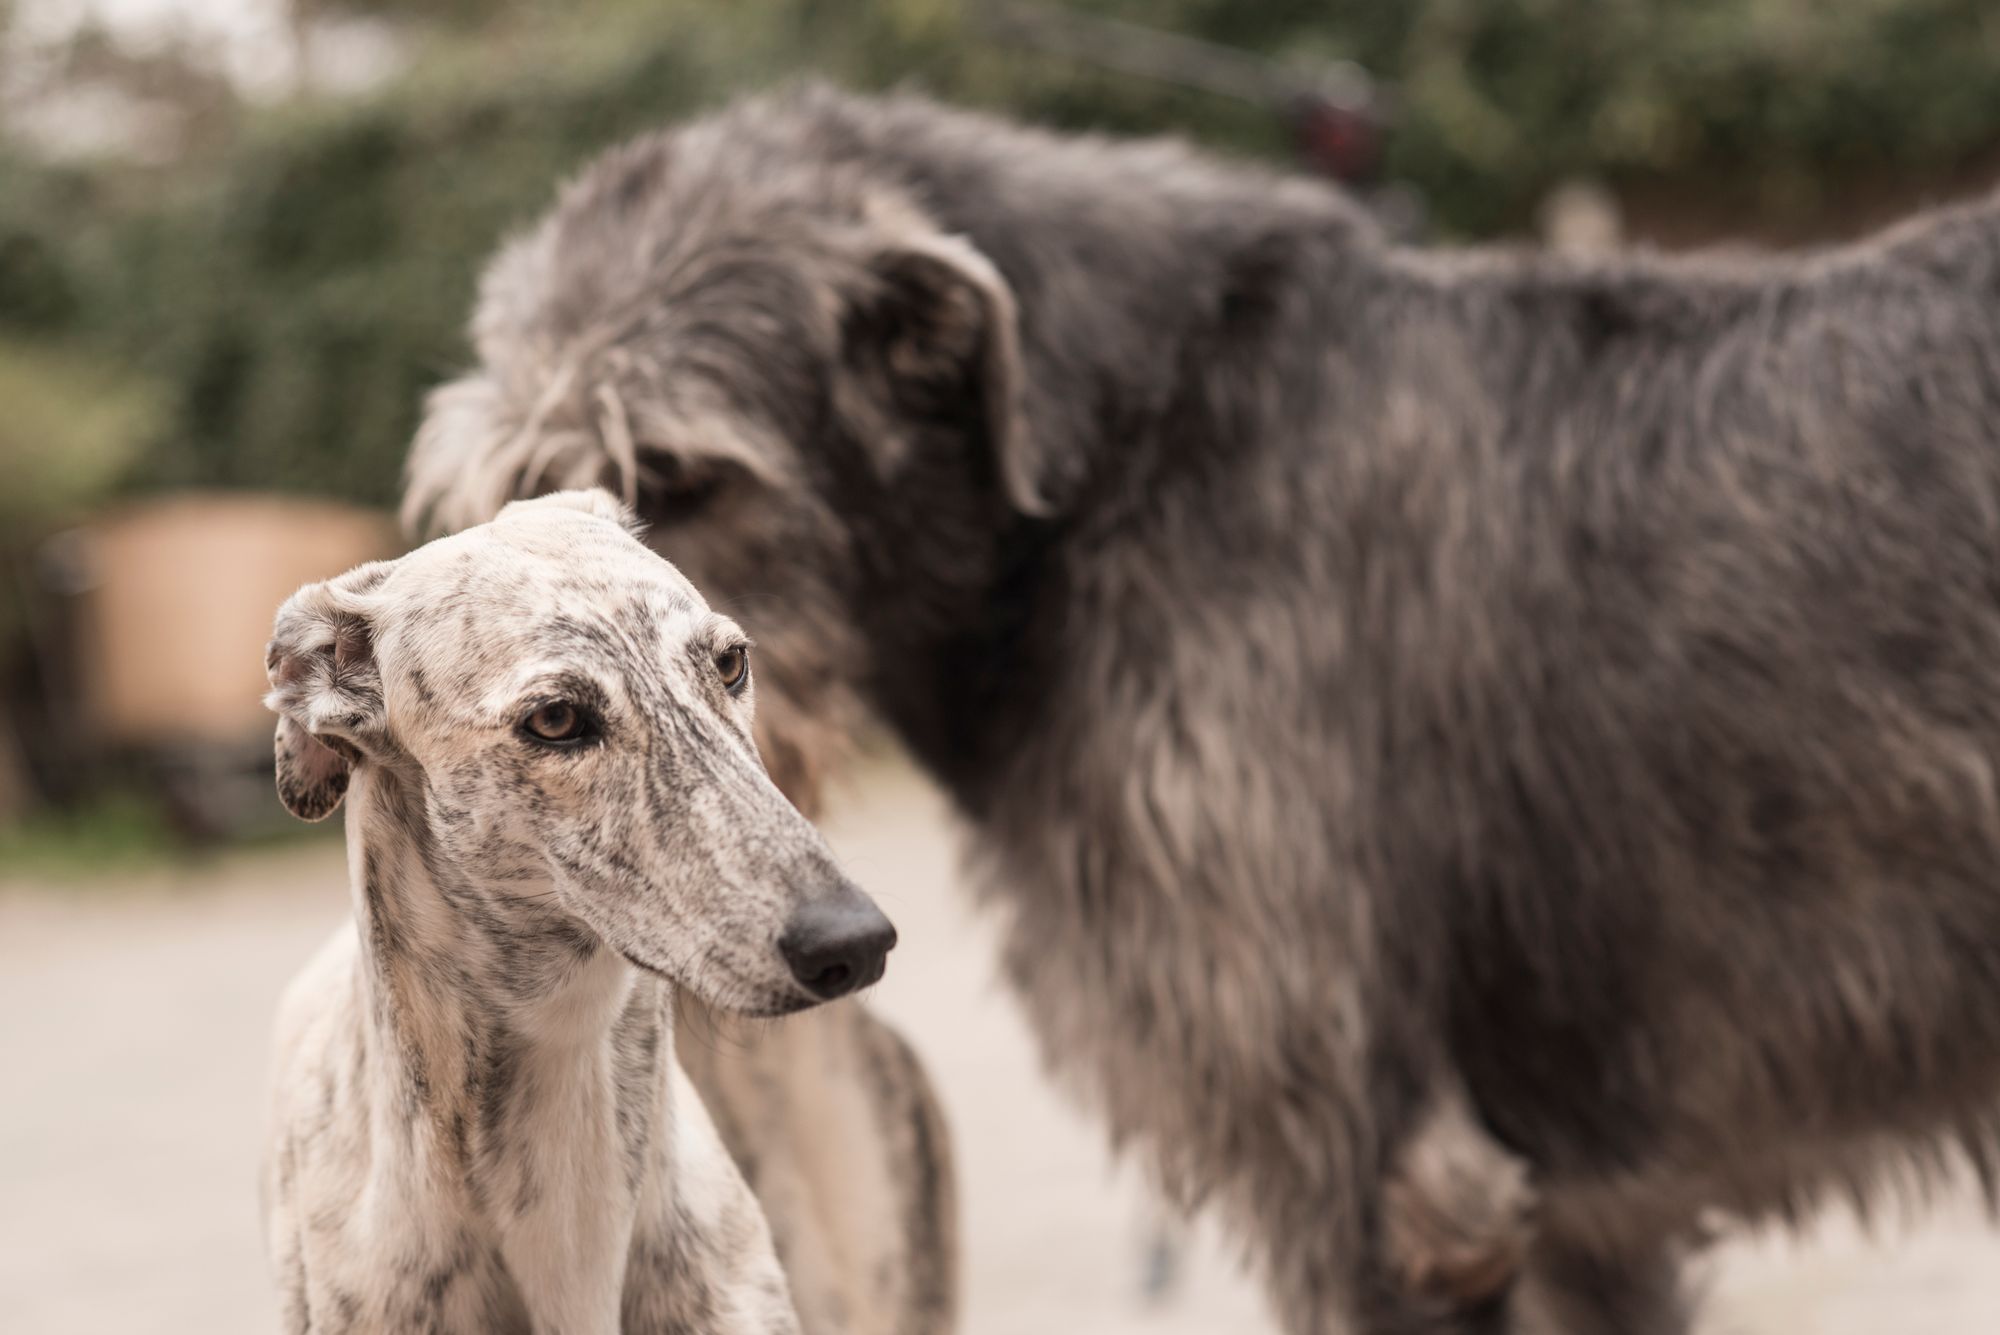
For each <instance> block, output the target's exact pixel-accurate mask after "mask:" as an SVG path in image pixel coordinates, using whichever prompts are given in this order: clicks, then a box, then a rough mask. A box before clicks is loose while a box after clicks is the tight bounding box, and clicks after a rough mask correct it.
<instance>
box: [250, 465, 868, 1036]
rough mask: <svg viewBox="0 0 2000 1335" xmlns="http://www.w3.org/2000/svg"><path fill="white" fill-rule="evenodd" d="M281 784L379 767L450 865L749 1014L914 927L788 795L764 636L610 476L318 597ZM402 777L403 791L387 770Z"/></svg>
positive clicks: (787, 1002)
mask: <svg viewBox="0 0 2000 1335" xmlns="http://www.w3.org/2000/svg"><path fill="white" fill-rule="evenodd" d="M267 667H268V670H269V673H270V679H271V693H270V695H269V696H268V697H267V701H266V702H267V703H268V704H269V705H270V706H271V708H272V709H273V710H275V711H276V712H277V713H278V715H279V722H278V732H277V775H278V791H279V794H280V796H281V797H282V798H283V799H284V802H285V805H286V806H287V807H288V808H289V809H290V810H291V811H292V812H293V813H294V814H295V815H298V816H301V817H303V818H305V819H307V820H318V819H321V818H323V817H325V816H327V815H329V814H330V813H331V812H332V811H333V810H334V808H335V807H336V806H338V805H339V804H340V801H341V798H342V795H343V794H344V793H345V792H346V790H347V786H348V782H349V778H350V775H351V774H352V772H353V771H354V770H355V768H356V767H362V766H376V767H379V768H380V769H381V770H383V771H385V772H387V773H388V774H389V775H390V776H391V777H392V778H393V780H394V781H395V782H394V784H393V785H392V786H393V787H395V788H396V789H397V790H398V791H401V792H404V793H407V794H409V795H410V800H406V801H403V802H400V803H393V804H392V803H388V802H386V801H385V803H383V804H381V805H379V806H376V805H371V807H370V809H369V810H367V811H365V812H363V813H361V814H360V815H359V816H358V817H356V818H357V819H368V820H384V821H390V820H394V821H402V822H405V823H413V822H414V823H421V825H422V826H423V830H424V833H425V834H426V835H427V837H428V838H429V839H430V840H431V841H432V845H433V846H434V847H435V848H436V850H437V852H438V854H439V855H440V856H439V858H438V859H437V861H438V863H439V864H440V872H441V874H445V875H450V876H454V877H462V878H463V879H464V881H465V882H466V883H467V884H469V885H472V886H476V887H480V888H482V889H485V890H486V891H488V892H489V893H492V894H494V895H495V896H497V897H499V898H500V899H501V900H503V901H504V900H506V899H509V898H512V899H513V900H515V901H516V902H520V903H524V904H525V903H540V902H544V901H545V899H546V896H547V894H548V892H549V891H550V890H551V889H552V890H553V892H554V895H555V898H556V901H557V902H558V903H559V904H560V905H561V907H562V909H563V911H564V912H565V913H566V914H567V915H568V916H569V917H571V918H573V919H575V920H579V921H581V922H582V923H583V924H584V925H586V926H587V927H588V928H589V929H590V930H591V931H592V932H593V933H595V935H596V936H597V937H598V938H599V939H601V941H602V942H603V943H604V944H605V945H606V946H608V947H610V948H612V949H614V950H617V951H618V952H619V953H621V954H623V955H624V956H625V957H626V958H627V959H629V960H631V961H632V962H633V963H634V964H637V965H639V966H641V967H643V968H646V969H650V970H652V971H654V972H657V973H660V974H663V975H665V976H666V977H668V978H670V979H671V980H672V981H673V982H675V983H677V984H679V985H680V986H683V987H686V988H688V989H690V990H692V991H693V992H695V993H696V994H697V995H699V996H701V997H702V998H703V999H704V1000H706V1001H708V1002H710V1003H711V1004H713V1005H716V1006H718V1007H721V1008H723V1009H727V1010H734V1011H738V1012H742V1013H748V1014H777V1013H782V1012H785V1011H789V1010H796V1009H798V1008H800V1007H801V1006H805V1005H809V1004H811V1003H812V1002H814V1001H819V1000H824V999H826V998H828V997H832V996H838V995H841V994H842V993H845V992H848V991H851V990H853V989H854V988H856V987H860V986H865V985H867V984H869V983H872V982H873V981H875V979H876V978H878V977H879V976H880V974H881V971H882V966H883V962H884V958H883V957H884V955H885V954H886V952H887V951H888V949H889V947H890V946H891V945H893V943H894V939H895V935H894V931H893V929H891V928H890V926H889V923H888V921H887V919H885V918H883V916H882V915H881V913H880V912H879V911H878V910H877V909H876V908H875V906H874V905H873V904H872V903H871V902H870V901H869V900H868V899H867V897H866V896H864V895H863V894H862V893H861V892H860V891H859V890H857V889H856V888H855V887H854V886H853V885H852V884H851V883H849V882H848V880H847V879H846V878H845V877H844V876H842V874H841V873H840V871H839V869H838V868H837V867H836V866H835V864H834V861H833V858H832V855H831V854H830V853H829V852H828V850H827V848H826V845H825V843H824V841H823V840H822V839H821V838H820V836H819V834H818V832H817V831H815V830H814V829H813V827H812V826H811V824H810V823H808V822H807V821H806V820H805V818H804V817H802V816H801V815H800V814H799V813H798V812H797V811H796V810H795V809H794V808H793V807H792V806H791V805H790V804H789V803H788V802H787V801H786V800H785V799H784V797H783V796H782V795H780V793H779V792H778V790H777V788H776V787H775V786H774V785H773V784H772V782H771V780H770V778H769V776H768V775H767V774H766V773H765V770H764V766H763V764H762V762H761V761H760V759H759V757H758V753H757V749H756V745H755V743H754V741H753V739H752V733H751V720H752V715H753V706H754V697H755V683H754V680H753V676H754V674H753V672H752V669H751V663H750V643H749V640H748V639H747V637H746V636H745V635H744V633H743V632H742V630H741V629H739V628H738V627H737V625H736V624H735V623H734V622H733V621H731V620H729V619H728V618H727V617H723V616H719V615H717V614H716V613H715V612H713V611H711V610H710V609H709V607H708V604H707V603H706V602H704V601H703V599H702V596H701V594H700V593H698V592H697V591H696V590H695V588H694V586H693V585H691V584H690V583H689V582H688V581H687V580H686V579H685V578H683V577H682V576H681V575H680V573H679V572H678V571H676V570H675V569H674V568H673V567H672V566H671V565H669V564H667V562H665V561H664V560H662V559H660V558H659V557H658V556H657V555H655V554H654V553H652V552H651V551H649V550H648V549H647V548H646V547H645V546H644V545H643V544H642V543H640V542H639V541H638V540H637V539H636V538H634V537H633V535H632V532H631V529H630V516H629V513H628V512H627V511H626V510H625V509H624V507H623V506H621V505H620V504H619V503H618V502H617V501H616V500H614V499H613V498H612V497H610V496H609V495H607V494H605V493H603V492H565V493H560V494H557V495H553V496H548V497H544V498H542V499H540V500H536V501H525V502H518V503H515V504H512V505H509V506H507V507H506V508H505V509H503V510H502V511H501V512H500V514H499V516H498V518H496V519H495V520H493V521H492V522H491V523H488V524H483V525H480V526H477V527H474V528H471V529H468V530H466V531H464V532H462V533H459V534H457V535H455V536H453V537H450V538H445V539H440V540H439V541H436V542H433V543H430V544H429V545H427V546H424V547H421V548H419V549H417V550H416V551H414V552H411V553H410V554H409V555H407V556H404V557H401V558H399V559H397V560H394V561H384V562H378V563H375V564H373V565H367V566H363V567H361V568H359V569H357V570H354V571H351V572H350V573H348V574H347V575H344V576H341V577H340V578H338V579H333V580H328V581H326V582H325V583H322V584H315V585H310V586H308V587H307V588H305V589H302V590H300V591H299V592H298V593H297V594H295V595H293V596H292V598H291V599H289V600H288V601H287V602H286V603H285V605H284V606H283V608H281V609H280V610H279V613H278V618H277V625H276V630H275V632H274V635H273V638H272V641H271V645H270V649H269V652H268V656H267ZM385 791H387V790H386V788H385Z"/></svg>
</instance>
